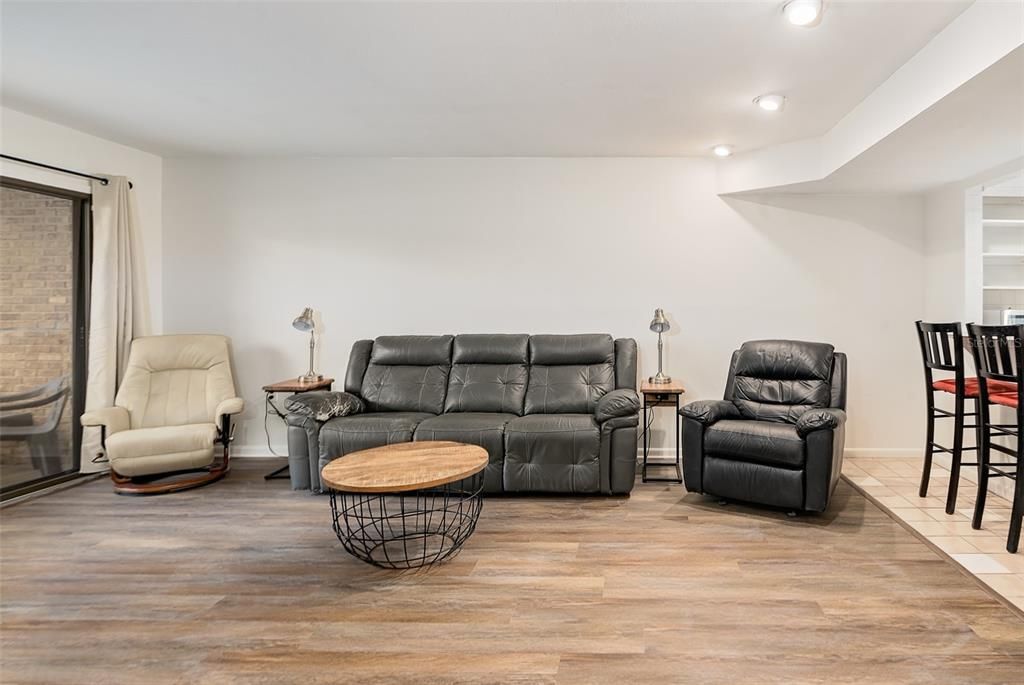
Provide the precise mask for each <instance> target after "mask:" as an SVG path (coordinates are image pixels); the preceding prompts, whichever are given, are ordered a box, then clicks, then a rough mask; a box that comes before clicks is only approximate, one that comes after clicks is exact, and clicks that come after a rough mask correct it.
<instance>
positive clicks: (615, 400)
mask: <svg viewBox="0 0 1024 685" xmlns="http://www.w3.org/2000/svg"><path fill="white" fill-rule="evenodd" d="M639 411H640V396H639V395H637V394H636V391H635V390H629V389H628V388H620V389H618V390H612V391H611V392H608V393H605V394H604V395H603V396H602V397H601V399H599V400H598V401H597V406H596V407H595V408H594V418H595V419H596V420H597V422H598V423H604V422H605V421H607V420H608V419H614V418H616V417H619V416H636V414H637V413H638V412H639Z"/></svg>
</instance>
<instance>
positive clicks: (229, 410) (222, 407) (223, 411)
mask: <svg viewBox="0 0 1024 685" xmlns="http://www.w3.org/2000/svg"><path fill="white" fill-rule="evenodd" d="M243 409H245V401H244V400H243V399H242V398H241V397H230V398H228V399H226V400H222V401H221V403H220V404H218V405H217V412H216V414H217V420H216V424H217V425H218V426H220V422H221V419H222V418H223V417H224V416H227V415H230V414H241V413H242V410H243Z"/></svg>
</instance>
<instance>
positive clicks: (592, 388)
mask: <svg viewBox="0 0 1024 685" xmlns="http://www.w3.org/2000/svg"><path fill="white" fill-rule="evenodd" d="M615 387H616V383H615V342H614V341H613V340H612V337H611V336H610V335H602V334H585V335H535V336H533V337H531V338H530V369H529V380H528V383H527V387H526V405H525V412H526V413H527V414H590V413H593V411H594V407H595V405H596V404H597V401H598V400H599V399H600V398H601V397H602V396H604V395H605V393H608V392H610V391H612V390H614V389H615Z"/></svg>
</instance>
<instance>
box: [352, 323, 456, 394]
mask: <svg viewBox="0 0 1024 685" xmlns="http://www.w3.org/2000/svg"><path fill="white" fill-rule="evenodd" d="M451 358H452V336H450V335H396V336H381V337H379V338H377V339H376V340H374V341H373V346H372V348H371V349H370V357H369V360H368V362H367V364H366V371H365V373H364V374H363V376H362V382H361V383H360V388H359V391H360V394H361V395H362V397H363V399H364V400H365V401H366V404H367V409H368V410H369V411H417V412H429V413H431V414H440V413H441V412H442V411H443V410H444V398H445V392H446V390H447V387H448V373H449V370H450V368H451ZM345 387H346V388H348V387H349V384H348V381H347V380H346V384H345Z"/></svg>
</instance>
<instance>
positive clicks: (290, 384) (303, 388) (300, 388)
mask: <svg viewBox="0 0 1024 685" xmlns="http://www.w3.org/2000/svg"><path fill="white" fill-rule="evenodd" d="M333 384H334V379H333V378H330V377H327V376H324V377H323V378H321V379H320V380H318V381H313V382H312V383H304V382H302V381H300V380H299V379H298V378H289V379H288V380H284V381H278V382H277V383H270V384H269V385H264V386H263V392H309V391H310V390H328V389H330V387H331V386H332V385H333Z"/></svg>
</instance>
